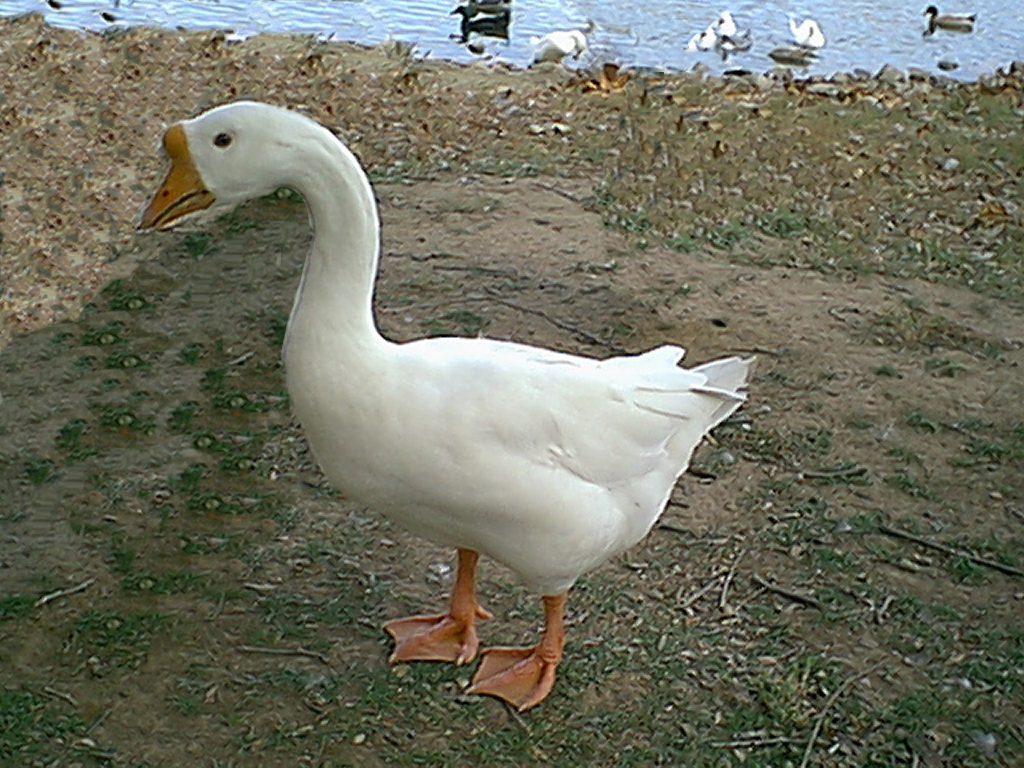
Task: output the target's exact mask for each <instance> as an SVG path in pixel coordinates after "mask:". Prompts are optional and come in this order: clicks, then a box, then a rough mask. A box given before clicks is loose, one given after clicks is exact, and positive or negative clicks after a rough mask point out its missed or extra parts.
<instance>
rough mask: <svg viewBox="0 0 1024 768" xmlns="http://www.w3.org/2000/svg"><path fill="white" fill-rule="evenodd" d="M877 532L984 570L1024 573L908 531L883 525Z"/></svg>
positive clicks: (1013, 574)
mask: <svg viewBox="0 0 1024 768" xmlns="http://www.w3.org/2000/svg"><path fill="white" fill-rule="evenodd" d="M878 530H879V531H881V532H882V533H884V534H885V535H886V536H892V537H894V538H897V539H904V540H906V541H912V542H914V543H915V544H920V545H921V546H922V547H928V549H934V550H937V551H938V552H944V553H945V554H947V555H952V556H953V557H962V558H964V559H965V560H970V561H971V562H972V563H977V564H978V565H983V566H985V567H986V568H992V569H994V570H996V571H1001V572H1003V573H1005V574H1008V575H1010V576H1017V577H1019V578H1024V571H1022V570H1020V569H1019V568H1014V567H1013V566H1011V565H1005V564H1004V563H1000V562H998V561H996V560H989V559H988V558H984V557H978V556H977V555H972V554H971V553H970V552H966V551H964V550H962V549H957V548H956V547H949V546H946V545H945V544H939V543H938V542H937V541H932V540H931V539H926V538H924V537H923V536H918V535H917V534H913V533H910V532H909V531H903V530H900V529H899V528H892V527H891V526H888V525H884V524H883V525H879V526H878Z"/></svg>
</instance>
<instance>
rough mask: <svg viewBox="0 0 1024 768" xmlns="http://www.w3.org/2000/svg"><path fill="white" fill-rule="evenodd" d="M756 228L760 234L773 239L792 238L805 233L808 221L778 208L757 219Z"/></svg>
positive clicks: (787, 209)
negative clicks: (770, 236) (762, 233)
mask: <svg viewBox="0 0 1024 768" xmlns="http://www.w3.org/2000/svg"><path fill="white" fill-rule="evenodd" d="M757 226H758V228H759V229H760V230H761V231H762V232H764V233H765V234H767V235H772V236H773V237H792V236H793V235H798V234H800V233H801V232H806V231H807V229H808V221H807V219H806V218H805V217H804V216H801V215H800V214H797V213H794V212H793V211H792V210H791V209H789V208H778V209H776V210H774V211H771V212H770V213H766V214H764V215H763V216H761V217H759V218H758V219H757Z"/></svg>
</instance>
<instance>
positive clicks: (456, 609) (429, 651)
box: [384, 549, 491, 664]
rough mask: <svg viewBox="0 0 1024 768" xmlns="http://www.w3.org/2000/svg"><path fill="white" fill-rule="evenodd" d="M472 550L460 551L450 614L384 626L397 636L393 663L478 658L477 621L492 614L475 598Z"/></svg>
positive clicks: (416, 618)
mask: <svg viewBox="0 0 1024 768" xmlns="http://www.w3.org/2000/svg"><path fill="white" fill-rule="evenodd" d="M478 558H479V555H478V554H477V553H476V552H474V551H473V550H471V549H460V550H459V563H458V571H457V574H456V577H455V586H454V587H453V588H452V597H451V606H450V607H449V609H448V613H442V614H441V615H439V616H411V617H409V618H407V619H395V620H394V621H389V622H388V623H387V624H385V625H384V629H385V631H386V632H388V634H390V635H391V636H392V637H393V638H395V650H394V653H392V654H391V659H390V661H391V663H392V664H395V663H397V662H400V661H451V662H454V663H455V664H468V663H469V662H471V661H472V660H473V659H475V658H476V653H477V650H478V649H479V647H480V641H479V640H478V639H477V635H476V620H477V619H489V618H491V614H490V613H488V612H487V611H486V610H484V609H483V608H482V607H481V606H480V604H479V603H478V602H477V601H476V561H477V559H478Z"/></svg>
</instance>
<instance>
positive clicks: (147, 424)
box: [100, 405, 156, 434]
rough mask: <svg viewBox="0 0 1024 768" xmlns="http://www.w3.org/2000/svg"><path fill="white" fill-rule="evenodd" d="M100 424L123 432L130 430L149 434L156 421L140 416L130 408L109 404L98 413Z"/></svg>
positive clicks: (129, 431) (154, 427)
mask: <svg viewBox="0 0 1024 768" xmlns="http://www.w3.org/2000/svg"><path fill="white" fill-rule="evenodd" d="M100 426H101V427H104V428H106V429H112V430H117V431H119V432H121V433H123V434H128V433H132V432H135V433H142V434H149V433H151V432H152V431H153V430H155V429H156V422H154V421H153V420H152V419H147V418H142V417H141V416H139V415H137V414H136V413H135V412H134V411H133V410H131V409H130V408H125V407H123V406H116V405H111V406H109V407H107V408H105V409H104V410H103V412H102V413H100Z"/></svg>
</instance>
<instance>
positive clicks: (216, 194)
mask: <svg viewBox="0 0 1024 768" xmlns="http://www.w3.org/2000/svg"><path fill="white" fill-rule="evenodd" d="M299 121H301V122H302V123H307V122H308V121H305V120H303V119H302V118H301V117H299V116H297V115H295V114H294V113H291V112H289V111H288V110H284V109H279V108H276V107H274V108H268V107H267V106H266V105H257V104H254V103H252V102H236V103H234V104H229V105H226V106H223V107H218V108H216V109H213V110H211V111H209V112H206V113H205V114H203V115H200V116H199V117H197V118H195V119H192V120H184V121H182V122H179V123H175V124H174V125H172V126H170V127H169V128H168V129H167V130H166V132H165V133H164V137H163V148H164V153H165V154H166V155H167V157H168V159H169V160H170V161H171V167H170V170H168V172H167V176H166V177H165V178H164V180H163V183H161V185H160V187H159V188H158V189H157V191H156V193H155V194H154V195H153V198H152V199H151V200H150V202H149V204H148V205H147V206H146V209H145V210H144V211H143V213H142V218H141V219H140V221H139V229H169V228H170V227H173V226H175V225H176V224H179V223H180V222H182V221H184V220H185V219H187V218H189V217H190V216H193V215H194V214H198V213H199V212H201V211H203V210H206V209H208V208H217V209H220V208H230V207H233V206H236V205H238V204H240V203H243V202H245V201H246V200H250V199H251V198H254V197H259V196H261V195H266V194H269V193H270V192H273V191H274V190H275V189H277V188H278V187H283V186H290V183H289V182H290V181H291V179H289V178H288V168H289V166H290V165H291V163H289V162H288V159H287V158H288V156H289V155H294V154H295V153H296V151H301V148H300V147H299V144H300V143H301V141H302V138H301V137H302V135H303V133H304V132H303V131H296V130H295V127H296V125H295V124H296V123H297V122H299Z"/></svg>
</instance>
